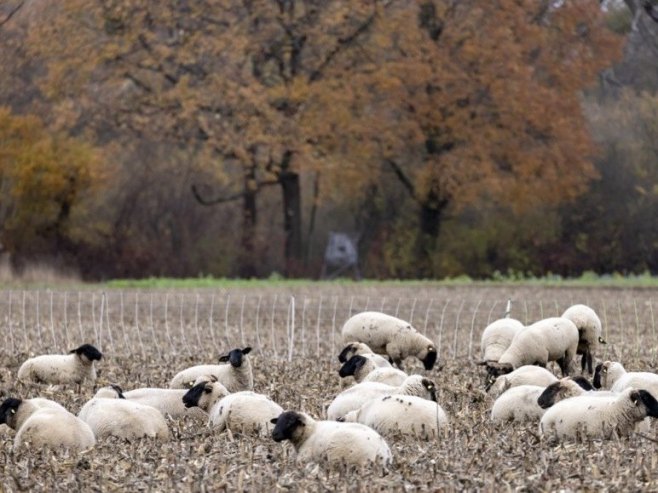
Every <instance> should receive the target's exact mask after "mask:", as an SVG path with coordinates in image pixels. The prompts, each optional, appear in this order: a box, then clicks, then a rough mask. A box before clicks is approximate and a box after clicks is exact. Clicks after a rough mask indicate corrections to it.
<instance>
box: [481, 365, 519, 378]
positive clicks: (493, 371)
mask: <svg viewBox="0 0 658 493" xmlns="http://www.w3.org/2000/svg"><path fill="white" fill-rule="evenodd" d="M512 370H514V368H513V367H512V365H511V363H498V362H496V361H487V373H488V374H489V375H491V376H493V377H494V378H498V377H499V376H501V375H506V374H508V373H511V372H512Z"/></svg>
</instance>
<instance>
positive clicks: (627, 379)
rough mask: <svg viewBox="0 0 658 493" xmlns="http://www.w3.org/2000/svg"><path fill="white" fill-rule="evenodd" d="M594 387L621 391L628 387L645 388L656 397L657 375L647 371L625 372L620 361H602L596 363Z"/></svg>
mask: <svg viewBox="0 0 658 493" xmlns="http://www.w3.org/2000/svg"><path fill="white" fill-rule="evenodd" d="M593 383H594V387H596V388H597V389H601V388H602V389H609V390H611V391H613V392H621V391H622V390H625V389H627V388H630V387H634V388H636V389H645V390H647V391H649V392H651V394H652V395H653V396H654V397H656V398H658V375H657V374H655V373H651V372H647V371H637V372H636V371H631V372H627V371H626V370H625V369H624V366H623V365H622V364H621V363H617V362H614V361H604V362H603V363H599V364H598V365H596V371H595V372H594V381H593Z"/></svg>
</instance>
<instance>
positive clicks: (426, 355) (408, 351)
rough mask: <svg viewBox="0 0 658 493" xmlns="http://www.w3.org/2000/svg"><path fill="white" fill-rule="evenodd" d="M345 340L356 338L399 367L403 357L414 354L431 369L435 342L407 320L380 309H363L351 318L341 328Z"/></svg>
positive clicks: (433, 360) (434, 354) (354, 339)
mask: <svg viewBox="0 0 658 493" xmlns="http://www.w3.org/2000/svg"><path fill="white" fill-rule="evenodd" d="M342 334H343V340H344V341H345V342H349V341H358V342H364V343H365V344H367V345H368V346H370V347H371V348H372V350H373V352H375V353H377V354H386V355H388V357H389V359H390V360H391V361H392V362H393V363H395V364H396V365H397V367H398V368H400V369H402V366H401V365H402V360H404V359H405V358H406V357H408V356H415V357H417V358H418V359H419V360H421V361H422V362H423V365H424V366H425V369H426V370H431V369H432V368H433V367H434V363H435V362H436V358H437V352H436V346H435V345H434V343H433V342H432V341H431V340H430V339H428V338H427V337H425V336H424V335H422V334H421V333H420V332H418V331H417V330H416V329H414V328H413V327H412V326H411V324H409V322H405V321H404V320H400V319H399V318H395V317H392V316H390V315H386V314H385V313H380V312H362V313H357V314H356V315H354V316H353V317H351V318H350V319H349V320H347V322H345V324H344V325H343V328H342Z"/></svg>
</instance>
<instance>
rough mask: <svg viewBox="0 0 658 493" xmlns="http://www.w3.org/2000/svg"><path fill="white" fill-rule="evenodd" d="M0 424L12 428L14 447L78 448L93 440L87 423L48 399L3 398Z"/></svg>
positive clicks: (91, 443)
mask: <svg viewBox="0 0 658 493" xmlns="http://www.w3.org/2000/svg"><path fill="white" fill-rule="evenodd" d="M0 424H6V425H7V426H9V427H10V428H12V429H14V430H16V436H15V438H14V445H13V449H14V451H17V450H19V449H21V448H23V447H27V446H32V447H34V448H43V447H48V448H63V449H67V450H75V451H81V450H86V449H89V448H91V447H93V446H94V445H95V444H96V439H95V438H94V433H93V432H92V430H91V428H90V427H89V425H87V423H85V422H84V421H82V420H81V419H79V418H77V417H76V416H74V415H73V414H71V413H70V412H68V411H67V410H66V409H64V408H63V407H62V406H60V405H59V404H57V403H56V402H53V401H49V400H48V399H39V398H37V399H16V398H13V397H10V398H8V399H5V401H4V402H3V403H2V405H0Z"/></svg>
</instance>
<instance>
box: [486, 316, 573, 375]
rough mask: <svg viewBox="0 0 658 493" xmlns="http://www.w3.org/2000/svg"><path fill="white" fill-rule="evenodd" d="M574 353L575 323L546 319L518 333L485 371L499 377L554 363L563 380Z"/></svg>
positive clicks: (490, 362) (559, 319) (488, 364)
mask: <svg viewBox="0 0 658 493" xmlns="http://www.w3.org/2000/svg"><path fill="white" fill-rule="evenodd" d="M577 349H578V329H577V328H576V326H575V325H574V323H573V322H572V321H571V320H568V319H566V318H560V317H553V318H546V319H544V320H540V321H539V322H535V323H534V324H532V325H530V326H528V327H526V328H525V329H523V330H521V331H519V332H517V333H516V335H515V336H514V338H513V339H512V344H511V345H510V347H509V348H507V350H505V352H504V353H503V354H502V356H501V357H500V359H499V360H498V362H493V361H488V362H486V365H487V370H488V372H489V373H491V374H492V375H494V376H499V375H504V374H505V373H509V372H511V371H512V370H514V369H516V368H519V367H520V366H523V365H538V366H543V367H545V366H546V365H547V364H548V362H549V361H557V363H558V365H559V366H560V370H562V376H567V375H568V374H569V369H570V366H571V363H572V360H573V358H574V356H575V355H576V350H577Z"/></svg>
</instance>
